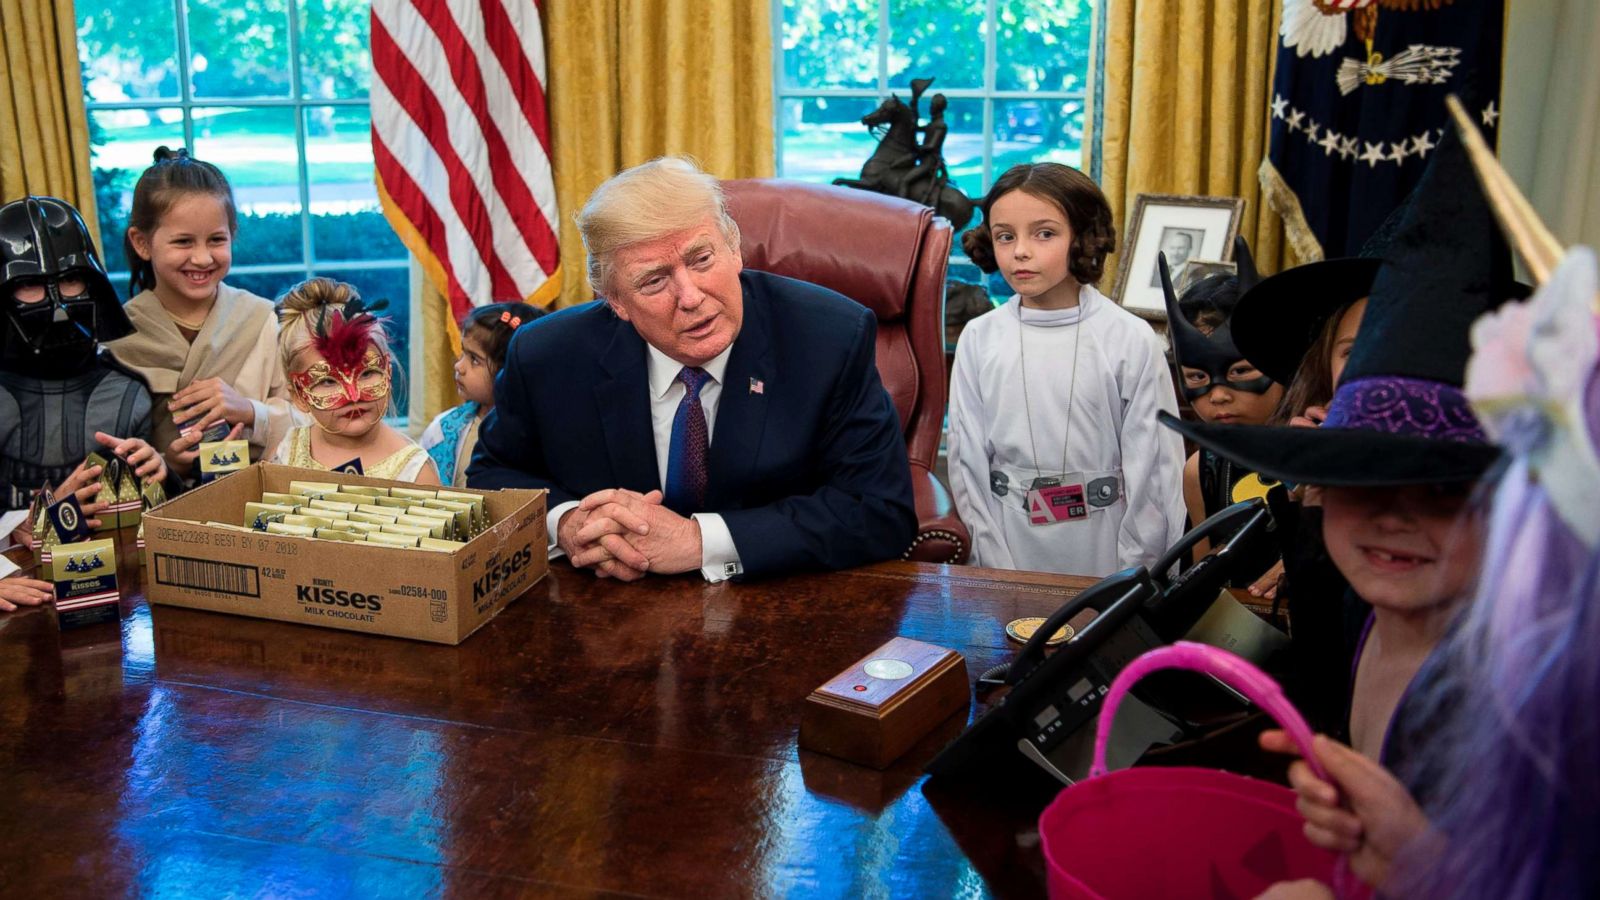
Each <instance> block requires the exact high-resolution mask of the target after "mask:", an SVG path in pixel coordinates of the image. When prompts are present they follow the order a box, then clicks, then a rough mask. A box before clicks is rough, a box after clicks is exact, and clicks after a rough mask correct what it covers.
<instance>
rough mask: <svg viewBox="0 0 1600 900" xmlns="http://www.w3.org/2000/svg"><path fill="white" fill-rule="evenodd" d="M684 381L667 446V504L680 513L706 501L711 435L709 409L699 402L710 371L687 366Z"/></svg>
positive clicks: (682, 374)
mask: <svg viewBox="0 0 1600 900" xmlns="http://www.w3.org/2000/svg"><path fill="white" fill-rule="evenodd" d="M678 380H679V381H681V382H683V386H684V394H683V399H682V400H680V401H679V402H678V411H677V412H676V413H675V414H674V415H673V416H672V443H671V444H669V445H668V449H667V490H666V498H665V499H666V505H667V508H668V509H670V510H672V511H673V512H675V513H677V514H678V515H681V516H687V515H689V514H690V513H696V512H699V511H700V510H701V508H702V507H704V506H705V502H706V458H707V456H708V451H709V450H710V447H711V435H710V434H709V433H708V432H707V430H706V411H705V407H703V406H701V405H700V389H701V388H703V387H705V385H706V382H708V381H710V380H711V375H710V374H708V373H707V372H706V370H705V369H702V368H699V367H698V366H684V367H683V371H681V372H679V373H678Z"/></svg>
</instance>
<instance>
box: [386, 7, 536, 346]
mask: <svg viewBox="0 0 1600 900" xmlns="http://www.w3.org/2000/svg"><path fill="white" fill-rule="evenodd" d="M372 70H373V75H374V77H373V79H372V92H371V102H372V153H373V159H374V163H375V165H376V169H377V182H378V198H379V201H380V202H381V203H382V205H383V212H384V215H385V216H386V217H387V218H388V220H389V223H390V224H391V225H392V226H393V227H394V229H395V231H396V233H398V234H399V235H400V239H401V240H402V241H403V242H404V243H405V245H406V247H407V248H408V249H409V250H411V252H412V253H413V254H415V255H416V257H417V259H418V260H419V261H420V262H421V265H422V268H423V270H424V271H425V272H426V273H427V275H428V278H429V279H430V280H431V281H432V282H433V284H434V286H435V287H437V288H438V290H439V292H440V293H441V294H443V295H444V296H445V297H446V298H448V299H449V302H450V310H451V313H452V314H453V315H452V319H453V320H455V321H459V320H460V318H461V317H462V316H464V315H465V314H466V313H468V312H470V311H471V309H472V307H473V306H478V305H482V304H485V303H493V302H501V301H507V300H525V301H527V302H529V303H534V304H538V305H541V306H542V305H547V304H548V303H549V301H550V300H552V299H554V298H555V296H556V294H557V293H559V292H560V290H561V275H560V268H559V267H560V254H559V252H558V250H559V248H558V244H557V238H556V233H557V229H558V227H559V225H558V223H559V221H560V220H559V218H558V217H557V216H558V213H557V211H556V191H555V181H554V178H553V176H552V173H551V167H550V119H549V113H548V109H547V106H546V103H545V88H544V86H545V58H544V29H543V27H542V24H541V21H540V8H539V5H538V3H536V2H535V0H373V3H372ZM451 340H452V342H453V343H454V342H457V341H459V340H460V336H459V334H458V333H456V332H455V330H454V329H451Z"/></svg>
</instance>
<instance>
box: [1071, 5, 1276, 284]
mask: <svg viewBox="0 0 1600 900" xmlns="http://www.w3.org/2000/svg"><path fill="white" fill-rule="evenodd" d="M1100 2H1102V3H1105V4H1106V5H1107V6H1106V11H1105V17H1104V19H1103V21H1104V28H1105V40H1104V42H1103V46H1104V59H1095V60H1093V61H1092V62H1091V69H1092V70H1093V71H1098V72H1100V73H1101V74H1102V77H1103V78H1104V104H1103V110H1102V112H1103V116H1102V130H1101V132H1100V135H1099V137H1100V141H1099V147H1100V153H1101V155H1100V186H1101V188H1102V189H1103V190H1104V191H1105V193H1106V197H1107V198H1108V199H1109V200H1110V201H1111V210H1112V213H1113V215H1114V218H1115V221H1116V222H1117V232H1118V235H1119V236H1121V237H1126V234H1125V233H1124V228H1125V226H1126V224H1127V216H1128V213H1129V211H1131V210H1132V209H1133V203H1134V198H1135V197H1136V196H1137V195H1139V194H1204V195H1210V196H1220V197H1243V198H1244V200H1245V208H1244V217H1243V220H1242V221H1241V223H1240V227H1239V233H1240V234H1241V235H1243V236H1244V237H1245V239H1246V240H1247V241H1249V242H1250V249H1251V251H1252V253H1253V255H1254V257H1255V260H1256V264H1257V266H1258V267H1259V268H1260V269H1261V272H1262V274H1270V273H1273V272H1276V271H1278V270H1280V269H1282V268H1285V267H1286V266H1288V265H1290V264H1292V263H1291V252H1290V248H1289V247H1288V245H1287V242H1286V240H1285V236H1284V228H1283V220H1282V219H1281V218H1279V217H1278V215H1277V214H1276V213H1274V212H1272V210H1270V209H1267V208H1266V205H1265V203H1264V201H1263V198H1262V194H1261V186H1260V182H1259V181H1258V179H1257V175H1256V172H1257V169H1258V167H1259V166H1260V165H1261V158H1262V157H1263V156H1264V155H1265V154H1266V150H1267V134H1268V124H1269V119H1268V114H1269V110H1268V105H1267V96H1268V94H1269V92H1270V91H1271V89H1272V64H1273V58H1274V51H1275V49H1276V36H1277V33H1278V16H1279V7H1280V5H1281V4H1280V2H1279V0H1201V2H1181V0H1100ZM1096 44H1097V49H1098V45H1100V44H1101V42H1100V41H1096ZM1097 55H1098V54H1097ZM1095 67H1098V68H1095ZM1095 112H1096V111H1095V109H1094V108H1093V107H1091V108H1090V110H1089V115H1088V119H1089V122H1090V123H1091V126H1090V127H1091V129H1092V127H1093V122H1094V119H1095ZM1093 143H1094V142H1093V136H1092V135H1091V136H1090V139H1089V140H1087V141H1086V142H1085V145H1086V146H1093ZM1106 272H1107V273H1115V272H1116V262H1115V261H1114V260H1113V261H1112V262H1109V263H1107V265H1106ZM1108 290H1109V288H1108Z"/></svg>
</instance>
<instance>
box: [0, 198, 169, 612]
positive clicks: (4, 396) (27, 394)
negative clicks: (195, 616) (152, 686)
mask: <svg viewBox="0 0 1600 900" xmlns="http://www.w3.org/2000/svg"><path fill="white" fill-rule="evenodd" d="M132 330H133V326H132V325H131V324H130V323H129V322H128V318H127V316H125V315H124V314H123V312H122V305H121V304H120V303H118V302H117V295H116V291H115V290H114V289H113V288H112V287H111V282H110V280H109V279H108V278H107V277H106V273H105V269H104V268H103V267H102V266H101V265H100V258H99V255H98V254H97V253H96V252H95V249H94V241H93V239H92V238H90V236H89V229H88V228H87V227H86V226H85V225H84V223H83V219H82V217H80V216H79V215H78V211H77V210H76V209H74V208H73V207H72V206H71V204H68V203H66V202H65V201H62V200H57V199H56V198H54V197H24V198H22V199H20V200H16V201H13V202H11V203H7V204H5V205H4V206H0V509H28V508H29V507H30V505H31V504H32V502H33V500H34V494H35V492H36V491H43V492H48V493H49V498H48V499H50V500H51V501H54V500H59V499H62V498H64V497H66V496H67V495H68V494H74V495H76V496H77V498H78V502H79V503H80V504H82V505H83V508H84V511H85V512H86V513H88V514H89V515H90V516H93V515H94V514H95V513H96V512H97V511H98V510H99V509H100V505H101V504H100V502H98V499H97V497H98V494H99V492H100V489H101V484H100V475H101V470H100V467H99V466H89V465H86V464H85V457H86V456H87V454H88V451H89V450H91V449H98V448H99V447H104V448H106V449H109V450H110V451H111V452H112V453H113V454H114V455H116V456H118V457H120V458H121V459H122V460H123V461H125V462H126V463H128V464H129V465H130V466H132V468H133V471H134V474H135V475H137V476H138V477H139V478H140V479H143V480H145V481H150V480H161V479H163V478H165V477H166V474H167V471H166V467H165V465H164V464H163V463H162V460H161V455H160V454H159V453H157V452H156V451H155V448H154V447H152V446H150V444H149V443H148V441H147V440H146V438H147V437H148V435H149V430H150V390H149V388H148V387H147V386H146V385H145V383H144V380H143V379H142V378H140V377H139V375H138V373H136V372H132V371H129V370H128V369H126V368H124V367H122V366H120V365H118V364H117V362H116V360H114V359H113V358H112V357H111V355H110V354H109V353H106V352H104V350H103V349H102V348H101V347H100V344H99V342H100V341H102V340H109V339H112V338H116V337H120V336H122V335H125V334H128V333H129V332H130V331H132ZM110 499H113V500H114V499H115V498H110ZM30 524H31V523H30ZM89 524H90V527H97V526H98V525H99V522H98V520H95V519H90V520H89ZM28 530H29V531H30V532H31V528H30V529H28ZM20 531H21V529H19V532H20ZM16 537H17V538H18V539H19V540H27V539H28V537H29V535H28V534H21V533H19V534H17V535H16ZM49 597H50V585H48V584H47V583H45V582H41V581H37V580H34V579H28V578H15V577H13V578H7V579H4V580H0V611H10V610H12V609H14V608H15V607H16V606H17V605H19V604H21V605H37V604H39V603H42V602H44V601H45V600H48V599H49Z"/></svg>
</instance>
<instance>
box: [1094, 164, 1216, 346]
mask: <svg viewBox="0 0 1600 900" xmlns="http://www.w3.org/2000/svg"><path fill="white" fill-rule="evenodd" d="M1243 216H1244V201H1243V200H1241V199H1240V198H1238V197H1199V196H1186V195H1183V194H1140V195H1138V196H1137V197H1135V198H1134V202H1133V211H1132V213H1131V214H1130V215H1129V216H1128V225H1127V228H1125V229H1124V230H1123V241H1122V253H1121V254H1120V257H1119V260H1118V262H1117V282H1116V287H1115V289H1114V291H1113V295H1112V298H1111V299H1112V300H1114V301H1115V302H1116V303H1117V304H1118V305H1120V306H1122V307H1123V308H1124V309H1126V310H1128V311H1129V312H1131V313H1133V314H1135V315H1137V316H1139V317H1141V318H1145V319H1149V320H1151V321H1154V322H1165V321H1166V320H1167V304H1166V299H1165V298H1164V297H1163V296H1162V293H1161V280H1160V276H1159V275H1158V274H1157V270H1156V254H1157V253H1158V252H1161V251H1162V250H1165V251H1166V252H1167V264H1168V265H1169V266H1171V267H1172V268H1173V270H1174V275H1176V274H1177V273H1178V271H1180V270H1181V268H1182V264H1183V263H1186V262H1188V261H1189V260H1190V259H1197V260H1219V261H1223V262H1227V261H1231V260H1232V259H1233V239H1234V237H1235V236H1237V235H1238V234H1239V220H1240V219H1241V218H1242V217H1243ZM1175 257H1181V259H1177V258H1175ZM1130 279H1131V283H1130Z"/></svg>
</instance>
